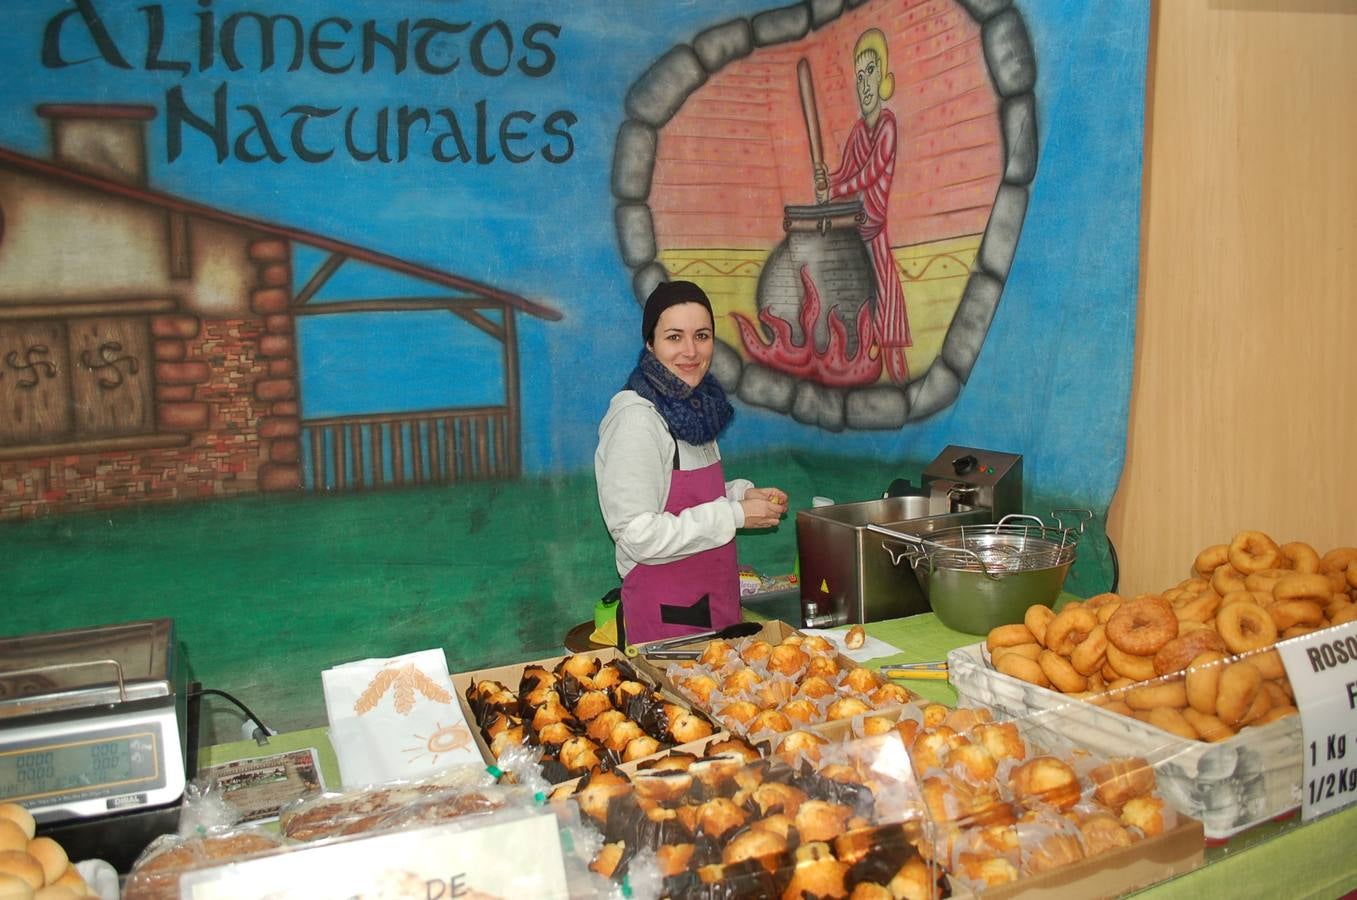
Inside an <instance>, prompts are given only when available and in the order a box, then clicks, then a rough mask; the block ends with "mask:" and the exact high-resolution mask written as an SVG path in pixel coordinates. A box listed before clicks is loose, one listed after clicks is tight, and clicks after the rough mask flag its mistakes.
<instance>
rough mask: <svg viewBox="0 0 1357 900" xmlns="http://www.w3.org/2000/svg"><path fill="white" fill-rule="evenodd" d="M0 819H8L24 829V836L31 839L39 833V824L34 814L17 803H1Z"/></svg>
mask: <svg viewBox="0 0 1357 900" xmlns="http://www.w3.org/2000/svg"><path fill="white" fill-rule="evenodd" d="M0 819H8V820H9V821H11V822H13V823H14V824H15V825H18V826H19V827H20V828H22V829H23V830H24V836H25V837H26V838H28V839H29V840H30V841H31V840H32V839H33V835H35V834H37V833H38V825H37V823H36V822H34V821H33V814H32V813H31V812H29V811H28V810H26V809H24V808H23V807H22V806H20V805H19V804H17V803H0Z"/></svg>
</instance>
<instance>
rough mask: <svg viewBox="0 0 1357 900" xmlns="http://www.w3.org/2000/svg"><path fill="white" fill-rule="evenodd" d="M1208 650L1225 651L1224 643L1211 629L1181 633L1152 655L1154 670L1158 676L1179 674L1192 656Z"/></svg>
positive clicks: (1205, 628) (1198, 629) (1202, 628)
mask: <svg viewBox="0 0 1357 900" xmlns="http://www.w3.org/2000/svg"><path fill="white" fill-rule="evenodd" d="M1208 650H1214V651H1216V652H1218V653H1219V652H1221V651H1223V650H1225V642H1224V641H1223V640H1221V637H1220V635H1219V634H1217V633H1216V632H1215V631H1214V630H1213V629H1211V628H1207V627H1205V626H1202V627H1200V628H1197V629H1194V630H1192V631H1187V632H1184V633H1181V634H1179V635H1178V636H1177V637H1176V638H1174V639H1173V640H1171V641H1169V642H1168V643H1167V644H1165V645H1164V646H1162V647H1160V648H1159V652H1158V653H1156V654H1155V655H1154V670H1155V672H1157V673H1158V674H1160V675H1170V674H1172V673H1174V672H1181V671H1182V670H1183V669H1186V668H1187V664H1188V663H1190V662H1192V658H1193V657H1194V656H1196V655H1197V654H1199V653H1205V652H1206V651H1208Z"/></svg>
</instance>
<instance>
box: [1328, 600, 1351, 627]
mask: <svg viewBox="0 0 1357 900" xmlns="http://www.w3.org/2000/svg"><path fill="white" fill-rule="evenodd" d="M1353 620H1357V603H1349V604H1348V605H1347V606H1345V607H1344V608H1343V609H1340V610H1339V611H1338V612H1336V613H1334V614H1333V615H1331V616H1329V624H1330V625H1344V624H1346V623H1348V622H1351V621H1353Z"/></svg>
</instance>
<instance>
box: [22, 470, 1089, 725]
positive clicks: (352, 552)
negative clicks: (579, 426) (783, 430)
mask: <svg viewBox="0 0 1357 900" xmlns="http://www.w3.org/2000/svg"><path fill="white" fill-rule="evenodd" d="M727 471H728V472H730V473H732V474H738V475H740V476H743V477H748V478H751V479H753V480H754V481H755V482H756V483H760V484H776V485H778V486H780V487H782V488H784V489H785V490H787V491H788V493H789V494H790V495H791V500H792V508H793V510H795V509H797V508H804V507H807V506H809V505H810V498H811V497H812V496H814V495H817V494H818V495H823V496H828V497H832V498H835V499H836V500H838V501H840V502H848V501H852V500H865V499H870V498H872V497H874V496H879V495H880V493H881V491H882V490H883V489H884V487H885V486H886V485H887V484H889V483H890V481H891V480H892V479H893V478H895V477H897V476H899V475H900V474H902V470H901V467H900V466H899V465H898V464H887V463H884V462H881V461H873V460H845V459H843V458H839V457H826V456H819V455H816V454H808V453H800V452H782V453H775V454H765V455H760V456H753V457H747V458H744V459H736V460H730V461H728V464H727ZM917 471H918V467H913V468H912V471H908V472H905V473H904V474H906V475H908V476H916V475H917ZM594 490H595V488H594V480H593V476H592V474H591V473H581V474H579V475H574V476H569V477H562V478H558V479H551V480H545V479H541V480H538V479H525V480H522V481H519V482H513V483H482V484H468V485H457V486H452V487H442V488H425V489H418V490H413V489H412V490H400V491H387V492H382V493H374V494H347V495H330V496H306V497H295V498H278V497H250V498H242V499H236V500H226V501H211V502H203V503H190V504H180V505H162V506H154V507H143V508H139V509H123V510H118V511H114V512H106V513H89V514H83V515H76V516H67V517H63V518H53V519H42V520H37V521H32V522H24V523H11V524H7V525H5V526H2V527H0V560H3V570H4V572H5V576H6V577H5V579H4V584H5V594H6V600H5V603H4V607H5V612H4V614H3V619H2V621H3V626H0V633H5V634H25V633H30V632H34V631H45V630H52V629H58V628H70V627H76V626H85V625H99V624H107V623H113V622H125V621H129V620H133V619H140V618H152V617H159V616H169V617H171V618H173V619H174V620H175V625H176V628H177V630H178V634H179V639H180V641H181V642H182V644H183V646H184V649H185V652H186V658H187V660H188V664H189V669H190V673H191V675H192V677H194V678H196V679H198V680H199V681H202V682H203V684H204V685H205V686H207V687H212V688H217V689H220V690H225V691H229V692H231V693H233V694H235V695H236V696H238V697H240V699H241V700H243V701H244V702H245V703H247V704H248V705H250V706H251V707H252V708H253V709H254V711H255V712H256V713H257V714H258V715H259V716H260V717H261V718H263V719H264V720H265V721H266V722H268V723H269V724H270V725H271V726H273V727H275V728H278V729H279V730H290V729H295V728H300V727H308V726H313V725H318V724H323V722H324V721H325V712H324V703H323V697H322V693H321V686H320V671H321V670H322V669H324V668H327V667H329V666H332V665H335V664H338V663H342V662H347V661H350V660H354V659H362V658H365V657H371V656H376V657H382V656H393V655H396V654H400V653H407V652H410V651H414V650H421V649H425V648H428V647H443V648H445V650H446V652H447V656H448V664H449V666H450V667H451V669H452V671H464V670H468V669H474V668H481V667H485V666H490V665H499V664H502V663H506V662H511V661H517V660H521V659H525V658H533V657H540V656H551V655H555V654H557V653H558V652H561V651H560V648H561V646H562V645H561V641H562V638H563V637H564V635H565V633H566V631H568V630H569V629H570V628H571V627H572V626H574V625H576V624H578V623H580V622H583V621H585V620H586V619H589V618H590V617H591V616H592V611H593V604H594V601H595V600H596V599H597V598H598V597H600V596H601V595H602V594H603V593H604V592H605V591H607V590H608V589H609V588H611V587H614V586H615V585H616V584H617V576H616V571H615V570H614V568H613V561H612V545H611V543H610V542H609V540H608V536H607V533H606V531H605V530H604V528H603V524H602V520H601V518H600V516H599V513H598V505H597V501H596V497H595V493H594ZM1033 508H1045V505H1044V504H1038V505H1037V506H1035V507H1033ZM1100 540H1101V538H1100V537H1099V541H1100ZM1086 541H1087V542H1088V543H1089V545H1090V547H1091V549H1092V550H1093V551H1094V553H1093V554H1092V555H1094V556H1097V553H1096V551H1097V550H1098V548H1099V544H1098V542H1097V541H1094V540H1093V539H1092V538H1088V539H1086ZM738 546H739V555H740V561H741V562H742V563H744V564H747V565H751V566H753V567H754V568H755V569H756V570H758V571H760V572H763V573H765V574H783V573H786V572H789V571H791V568H792V564H793V561H794V559H795V554H796V529H795V525H794V522H793V518H792V517H791V516H789V517H788V519H786V520H785V521H784V522H783V524H782V525H781V526H780V527H779V528H777V529H775V530H772V531H768V532H756V533H749V534H742V535H740V537H739V538H738ZM1104 555H1105V551H1104ZM1097 563H1098V560H1097V559H1094V560H1092V561H1091V562H1090V564H1089V565H1085V564H1084V563H1083V562H1081V563H1080V564H1079V565H1076V567H1075V572H1074V574H1073V575H1072V577H1071V581H1070V584H1069V589H1070V590H1073V591H1074V592H1075V593H1080V592H1081V587H1082V588H1083V592H1085V593H1094V592H1097V591H1099V590H1104V589H1106V582H1107V576H1106V574H1104V573H1103V572H1102V571H1101V567H1100V565H1098V564H1097ZM1085 569H1087V570H1089V571H1090V573H1091V575H1083V576H1082V578H1081V573H1082V570H1085ZM1084 581H1087V582H1088V583H1087V584H1086V585H1085V584H1083V582H1084ZM212 712H213V717H212V720H211V721H210V722H209V723H208V737H209V738H210V739H233V738H235V737H237V736H238V735H239V731H238V722H239V721H240V717H239V716H238V715H236V714H235V713H234V712H233V711H231V710H229V709H228V708H226V707H225V704H224V703H222V702H221V701H215V700H214V701H213V704H212Z"/></svg>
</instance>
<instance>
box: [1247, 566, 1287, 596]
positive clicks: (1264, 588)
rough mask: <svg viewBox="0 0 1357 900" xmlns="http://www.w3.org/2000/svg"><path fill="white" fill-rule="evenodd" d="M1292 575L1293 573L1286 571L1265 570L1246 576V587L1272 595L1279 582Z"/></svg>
mask: <svg viewBox="0 0 1357 900" xmlns="http://www.w3.org/2000/svg"><path fill="white" fill-rule="evenodd" d="M1291 574H1293V573H1292V572H1290V571H1288V570H1286V569H1263V570H1262V571H1261V572H1252V573H1250V574H1248V575H1246V576H1244V587H1245V588H1247V589H1248V590H1250V591H1259V592H1261V593H1264V594H1271V593H1272V589H1273V588H1274V587H1276V585H1277V582H1279V581H1281V580H1282V579H1283V578H1285V577H1286V576H1287V575H1291Z"/></svg>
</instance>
